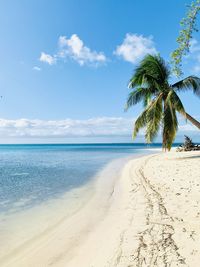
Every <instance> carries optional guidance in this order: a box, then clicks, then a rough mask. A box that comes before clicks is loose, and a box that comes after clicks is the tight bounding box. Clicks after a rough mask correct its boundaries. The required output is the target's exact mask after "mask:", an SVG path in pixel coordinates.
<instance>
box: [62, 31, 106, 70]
mask: <svg viewBox="0 0 200 267" xmlns="http://www.w3.org/2000/svg"><path fill="white" fill-rule="evenodd" d="M58 45H59V53H58V56H60V57H61V58H67V57H69V58H72V59H73V60H75V61H77V62H78V63H79V64H80V65H81V66H82V65H85V64H102V63H105V62H106V56H105V55H104V53H103V52H96V51H92V50H91V49H90V48H88V47H87V46H85V45H84V43H83V41H82V40H81V39H80V38H79V36H78V35H77V34H73V35H72V36H71V37H70V38H67V37H66V36H60V37H59V40H58Z"/></svg>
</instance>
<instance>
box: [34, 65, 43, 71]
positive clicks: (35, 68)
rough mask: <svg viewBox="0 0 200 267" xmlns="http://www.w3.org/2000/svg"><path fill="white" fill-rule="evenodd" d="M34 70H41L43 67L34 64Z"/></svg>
mask: <svg viewBox="0 0 200 267" xmlns="http://www.w3.org/2000/svg"><path fill="white" fill-rule="evenodd" d="M33 70H36V71H41V68H40V67H38V66H34V67H33Z"/></svg>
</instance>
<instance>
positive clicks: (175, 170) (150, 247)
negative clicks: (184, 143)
mask: <svg viewBox="0 0 200 267" xmlns="http://www.w3.org/2000/svg"><path fill="white" fill-rule="evenodd" d="M199 160H200V152H179V153H176V152H170V153H159V154H153V155H152V154H151V155H147V156H142V157H138V158H134V159H130V160H129V161H128V162H127V163H126V164H125V165H124V167H123V169H122V170H121V171H119V169H118V171H117V172H118V175H116V176H115V177H113V179H111V180H109V183H108V181H105V180H106V179H104V181H102V180H101V179H99V180H97V184H96V190H97V191H96V192H95V194H94V196H93V197H92V198H91V200H89V202H88V203H86V204H85V205H84V207H83V208H81V209H80V210H79V211H78V212H77V213H75V214H73V215H72V216H71V217H70V218H68V219H64V220H63V221H61V222H60V223H59V224H57V225H55V227H54V228H53V229H50V230H49V231H47V232H45V233H43V235H41V236H39V237H37V238H36V239H34V240H31V242H30V243H29V244H28V245H27V246H23V247H21V248H20V249H19V250H17V251H15V253H13V254H12V255H9V257H8V258H7V259H5V258H4V261H1V260H0V264H1V266H2V267H27V266H29V267H38V266H42V267H47V266H55V267H80V266H81V267H116V266H118V267H126V266H141V267H143V266H168V265H169V264H171V265H169V266H179V265H180V266H190V267H196V266H198V262H199V260H200V249H199V247H200V226H199V222H200V219H199V218H200V209H199V206H198V204H199V203H200V193H199V192H200V185H199V184H200V177H199V173H200V166H199ZM117 164H118V163H117ZM108 171H109V168H108ZM120 172H121V173H120ZM105 177H106V175H105ZM102 182H103V183H102ZM150 264H151V265H150ZM167 264H168V265H167Z"/></svg>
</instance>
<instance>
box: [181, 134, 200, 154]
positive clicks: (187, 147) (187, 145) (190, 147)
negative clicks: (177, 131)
mask: <svg viewBox="0 0 200 267" xmlns="http://www.w3.org/2000/svg"><path fill="white" fill-rule="evenodd" d="M195 150H200V145H195V144H194V143H193V142H192V139H191V138H189V137H188V136H187V135H185V142H184V143H183V145H180V146H179V147H178V148H177V149H176V151H177V152H182V151H195Z"/></svg>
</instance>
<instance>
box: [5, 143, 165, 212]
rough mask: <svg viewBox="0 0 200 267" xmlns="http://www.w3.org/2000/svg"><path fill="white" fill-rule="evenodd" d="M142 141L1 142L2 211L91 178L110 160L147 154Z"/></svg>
mask: <svg viewBox="0 0 200 267" xmlns="http://www.w3.org/2000/svg"><path fill="white" fill-rule="evenodd" d="M159 147H160V145H153V146H151V147H147V146H146V145H141V144H140V145H139V144H135V145H133V144H84V145H83V144H81V145H0V212H2V211H4V212H9V211H10V212H11V211H12V210H13V207H14V206H15V211H16V203H19V202H21V204H20V205H18V206H17V209H25V208H29V207H32V206H34V205H37V204H39V203H41V202H44V201H47V200H49V199H52V198H57V197H60V196H61V195H62V194H65V193H66V192H67V191H69V190H70V189H73V188H77V187H80V186H82V185H84V184H86V183H87V182H89V181H91V180H92V179H93V178H94V177H95V174H96V173H97V172H98V171H100V170H101V169H102V168H103V167H104V166H105V165H106V164H107V163H109V162H110V161H112V160H114V159H117V158H123V157H127V156H131V155H137V154H141V153H145V152H147V151H148V149H149V148H159Z"/></svg>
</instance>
